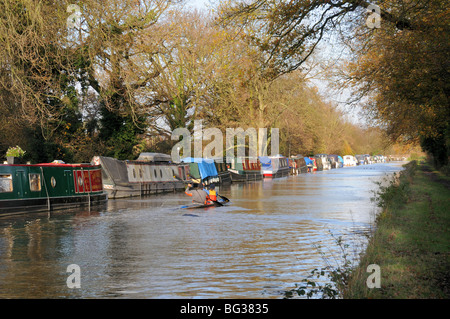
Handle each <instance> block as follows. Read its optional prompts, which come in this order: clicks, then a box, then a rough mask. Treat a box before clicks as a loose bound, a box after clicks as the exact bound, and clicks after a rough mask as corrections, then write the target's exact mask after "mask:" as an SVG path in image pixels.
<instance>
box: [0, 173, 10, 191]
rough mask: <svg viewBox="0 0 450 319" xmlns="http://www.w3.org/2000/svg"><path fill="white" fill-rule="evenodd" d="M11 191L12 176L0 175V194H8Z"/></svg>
mask: <svg viewBox="0 0 450 319" xmlns="http://www.w3.org/2000/svg"><path fill="white" fill-rule="evenodd" d="M12 191H13V184H12V175H11V174H6V175H0V193H8V192H12Z"/></svg>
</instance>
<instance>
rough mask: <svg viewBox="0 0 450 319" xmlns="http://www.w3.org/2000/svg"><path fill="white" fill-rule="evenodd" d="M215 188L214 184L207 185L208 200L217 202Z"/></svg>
mask: <svg viewBox="0 0 450 319" xmlns="http://www.w3.org/2000/svg"><path fill="white" fill-rule="evenodd" d="M215 188H216V185H215V184H211V185H209V194H208V199H209V200H212V201H215V202H216V201H217V193H216V189H215Z"/></svg>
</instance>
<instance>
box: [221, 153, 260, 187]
mask: <svg viewBox="0 0 450 319" xmlns="http://www.w3.org/2000/svg"><path fill="white" fill-rule="evenodd" d="M229 165H230V168H229V169H228V171H229V172H230V174H231V181H232V182H233V183H234V182H249V181H257V180H261V179H262V173H261V163H260V161H259V159H258V158H249V157H241V158H237V157H236V158H233V159H232V161H231V163H230V164H229Z"/></svg>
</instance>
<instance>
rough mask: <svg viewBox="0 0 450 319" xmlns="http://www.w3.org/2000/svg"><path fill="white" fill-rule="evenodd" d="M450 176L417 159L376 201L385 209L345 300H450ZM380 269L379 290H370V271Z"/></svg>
mask: <svg viewBox="0 0 450 319" xmlns="http://www.w3.org/2000/svg"><path fill="white" fill-rule="evenodd" d="M449 185H450V183H449V178H448V177H447V176H446V175H445V174H440V173H439V172H436V171H433V170H432V169H431V168H430V166H429V165H426V164H420V165H418V164H417V163H416V162H415V161H412V162H410V163H408V164H407V165H405V170H404V171H402V172H401V173H400V174H398V175H396V176H395V178H394V179H393V180H392V182H391V183H390V184H389V185H388V186H384V187H383V186H380V191H379V192H378V193H377V195H376V197H375V201H376V202H377V203H378V205H379V206H380V207H382V208H383V210H382V213H381V214H380V215H379V216H378V217H377V220H376V230H375V232H374V234H373V236H372V237H371V239H370V241H369V244H368V246H367V249H366V251H365V254H364V255H363V256H362V258H361V261H360V263H359V266H358V267H356V268H355V269H353V270H352V272H351V275H350V279H349V280H348V282H347V284H346V287H345V288H344V291H342V292H341V293H342V295H343V297H344V298H345V299H362V298H374V299H393V298H402V299H418V298H420V299H437V298H449V297H450V245H449V243H450V232H449V228H450V227H449V226H450V188H449ZM371 264H376V265H378V266H379V267H380V268H379V271H380V284H381V287H380V288H368V285H367V280H368V278H369V276H370V275H371V273H370V272H367V267H368V266H369V265H371Z"/></svg>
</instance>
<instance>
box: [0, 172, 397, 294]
mask: <svg viewBox="0 0 450 319" xmlns="http://www.w3.org/2000/svg"><path fill="white" fill-rule="evenodd" d="M400 169H401V166H400V164H392V163H391V164H374V165H370V166H362V167H355V168H345V169H338V170H331V171H326V172H317V173H315V174H304V175H299V176H295V177H288V178H282V179H276V180H271V181H264V182H262V181H258V182H252V183H249V184H235V185H231V186H228V187H221V188H219V189H218V193H219V194H222V195H224V196H226V197H228V198H230V199H232V204H231V205H230V206H226V207H220V208H208V209H201V210H195V211H189V212H188V213H190V214H188V215H186V210H183V209H180V207H181V206H182V205H186V204H188V203H189V199H188V198H187V197H186V196H185V195H184V194H183V193H171V194H164V195H158V196H151V197H143V198H132V199H131V198H130V199H120V200H111V201H109V203H108V204H107V206H105V207H102V208H101V209H98V210H91V211H86V210H84V211H74V212H68V213H61V214H52V215H51V216H48V215H47V214H43V215H34V216H25V217H14V218H9V219H5V218H3V219H0V298H91V297H95V298H110V297H115V298H129V297H132V298H280V297H281V292H282V291H283V290H287V289H290V288H292V287H293V285H294V284H295V283H298V282H300V281H301V280H302V279H303V278H304V277H305V275H306V274H308V273H309V272H310V271H311V270H312V269H314V268H320V267H323V266H325V262H324V259H323V256H321V255H320V253H319V252H318V247H319V246H320V247H323V248H325V250H324V252H326V253H327V254H329V256H328V257H329V258H334V256H333V254H335V253H336V252H337V247H336V244H335V241H334V239H333V236H331V235H330V232H329V231H331V232H332V233H333V234H337V235H340V234H344V235H345V236H346V238H348V239H349V240H350V241H351V242H352V245H354V246H357V245H360V244H361V243H362V242H363V241H364V238H365V236H364V234H365V232H367V230H368V229H369V228H370V227H371V225H372V222H373V220H374V216H375V212H376V210H375V208H374V207H373V205H372V203H371V202H370V196H371V195H372V194H371V189H374V188H375V184H374V183H373V182H374V181H375V180H379V179H380V178H382V177H383V176H384V175H386V174H391V173H392V172H394V171H398V170H400ZM355 238H356V239H355ZM70 264H77V265H79V266H80V269H81V289H69V288H68V287H67V285H66V279H67V277H68V276H69V275H70V273H67V266H68V265H70Z"/></svg>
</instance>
